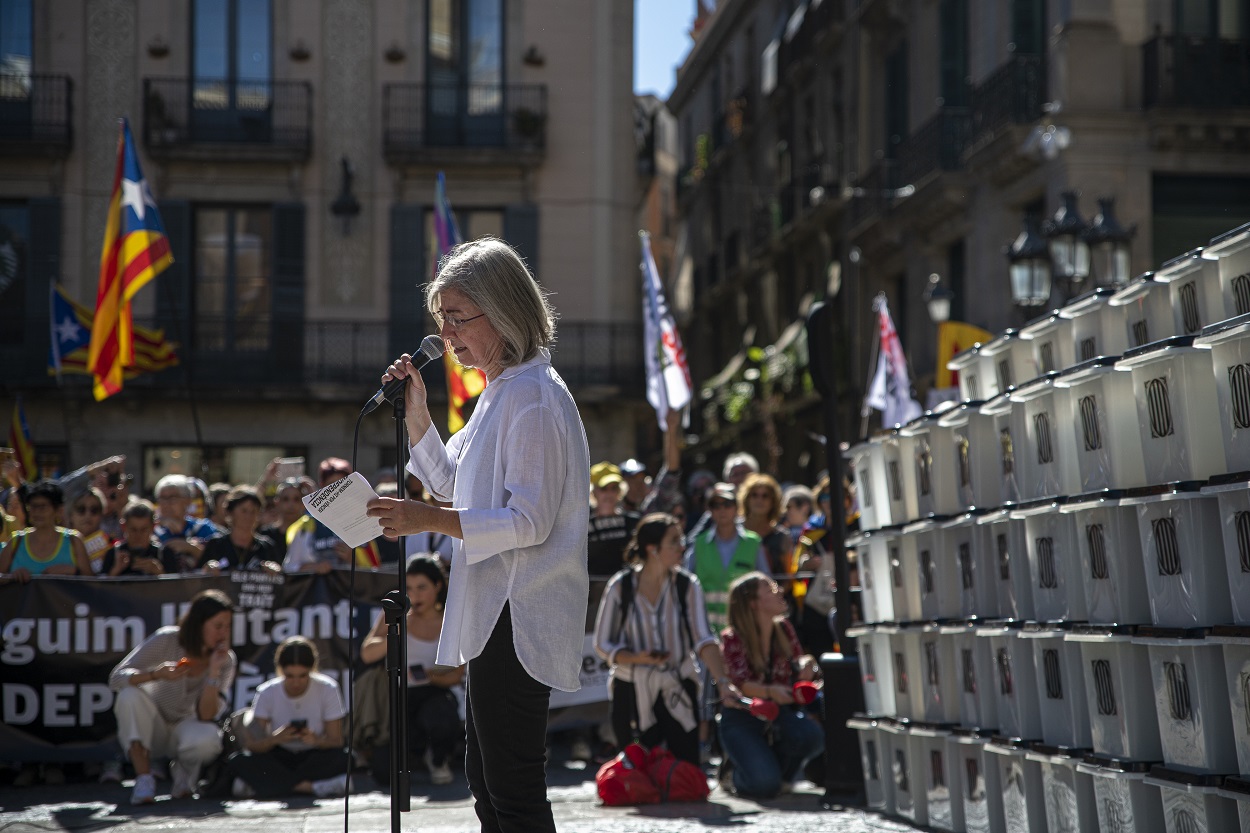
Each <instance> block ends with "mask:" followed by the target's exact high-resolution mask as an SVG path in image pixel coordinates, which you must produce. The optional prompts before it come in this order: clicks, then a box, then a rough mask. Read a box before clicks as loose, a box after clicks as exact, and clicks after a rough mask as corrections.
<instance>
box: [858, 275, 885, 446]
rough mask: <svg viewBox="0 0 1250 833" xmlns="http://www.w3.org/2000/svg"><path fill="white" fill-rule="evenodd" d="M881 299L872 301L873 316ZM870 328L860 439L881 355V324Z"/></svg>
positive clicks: (866, 428)
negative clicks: (870, 336)
mask: <svg viewBox="0 0 1250 833" xmlns="http://www.w3.org/2000/svg"><path fill="white" fill-rule="evenodd" d="M880 297H881V293H880V292H878V293H877V295H876V297H874V298H873V299H872V311H873V314H874V315H875V314H876V312H877V299H878V298H880ZM873 324H874V326H873V328H872V333H873V335H872V348H871V351H872V352H871V358H869V359H868V384H867V385H865V386H864V399H863V402H862V403H861V404H860V406H859V435H860V436H861V437H867V436H868V416H869V415H870V414H871V413H872V408H871V406H869V404H868V390H869V388H870V387H872V377H873V376H874V375H875V374H876V372H877V361H878V360H879V359H880V353H881V323H880V321H874V322H873Z"/></svg>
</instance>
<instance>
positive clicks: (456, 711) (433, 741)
mask: <svg viewBox="0 0 1250 833" xmlns="http://www.w3.org/2000/svg"><path fill="white" fill-rule="evenodd" d="M461 735H462V730H461V728H460V707H459V704H457V703H456V695H455V694H452V693H451V691H450V690H448V689H445V688H441V687H440V686H436V685H414V686H409V687H408V750H409V755H410V756H411V755H416V754H417V753H418V752H419V751H420V750H424V749H427V748H428V749H429V750H430V756H431V757H432V758H433V759H434V763H435V764H445V763H447V759H448V758H449V757H451V753H452V752H453V751H454V750H455V748H456V744H457V743H458V742H459V741H460V738H461ZM408 763H409V766H408V768H409V769H414V768H415V764H416V762H415V761H413V760H411V758H410V759H409V762H408Z"/></svg>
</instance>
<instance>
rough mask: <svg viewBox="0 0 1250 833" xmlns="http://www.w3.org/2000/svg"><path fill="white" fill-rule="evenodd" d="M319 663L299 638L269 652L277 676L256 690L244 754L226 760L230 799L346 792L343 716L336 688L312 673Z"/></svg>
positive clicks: (314, 652)
mask: <svg viewBox="0 0 1250 833" xmlns="http://www.w3.org/2000/svg"><path fill="white" fill-rule="evenodd" d="M318 659H319V657H318V654H317V646H315V645H313V643H312V642H310V641H308V640H307V639H305V638H304V637H302V636H292V637H290V638H288V639H286V640H284V641H283V642H282V644H280V645H279V646H278V648H277V650H276V651H274V655H273V664H274V668H275V669H276V670H277V672H278V676H277V677H275V678H273V679H272V680H269V681H267V682H265V683H262V684H261V685H260V687H259V688H257V689H256V698H255V699H254V700H253V701H252V723H251V730H250V732H248V733H247V738H246V740H245V741H244V747H245V751H243V752H236V753H235V754H233V755H231V756H230V760H229V766H230V769H231V771H232V772H233V773H234V775H235V780H234V784H233V794H234V796H235V798H251V797H253V796H256V797H258V798H278V797H281V796H284V795H290V794H291V793H302V794H305V795H315V796H317V797H318V798H332V797H335V796H341V795H343V794H344V793H345V792H346V791H347V789H348V780H347V773H346V772H344V768H345V765H346V763H347V757H346V753H345V752H344V750H343V718H344V717H345V716H346V715H347V711H346V709H344V708H343V696H342V694H341V693H340V691H339V684H338V683H337V682H335V681H334V680H333V679H332V678H330V677H327V676H326V675H325V674H322V673H320V672H318V671H317V664H318Z"/></svg>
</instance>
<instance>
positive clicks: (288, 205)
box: [0, 0, 642, 488]
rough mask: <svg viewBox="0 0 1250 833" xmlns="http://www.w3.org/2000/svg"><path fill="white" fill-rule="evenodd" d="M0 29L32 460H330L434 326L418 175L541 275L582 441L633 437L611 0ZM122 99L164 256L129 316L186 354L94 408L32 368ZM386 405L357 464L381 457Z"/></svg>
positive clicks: (105, 17)
mask: <svg viewBox="0 0 1250 833" xmlns="http://www.w3.org/2000/svg"><path fill="white" fill-rule="evenodd" d="M0 27H3V28H2V29H0V48H2V49H3V52H4V55H3V56H0V58H3V60H4V68H3V73H4V74H3V76H2V82H3V83H2V84H0V111H2V112H0V124H3V125H4V126H3V127H0V226H2V227H3V231H4V233H5V234H7V235H8V238H9V240H10V242H11V244H12V248H13V250H14V252H15V253H16V254H15V259H16V261H17V263H16V265H15V267H14V270H13V271H14V275H13V277H12V279H10V280H9V281H8V282H7V283H6V285H4V286H0V366H2V367H3V368H4V371H3V373H2V374H0V376H2V377H3V378H0V400H3V402H0V404H4V406H5V407H6V409H7V408H9V407H11V404H10V403H11V402H12V397H13V396H14V395H15V394H17V393H19V392H21V393H23V394H24V402H25V408H26V412H27V416H28V418H29V421H30V423H31V427H32V433H33V435H34V441H35V444H36V446H37V448H38V449H39V451H40V452H41V453H42V454H44V455H45V462H46V463H47V465H48V466H49V467H53V466H57V467H61V468H64V467H65V466H69V467H73V466H76V465H81V464H83V463H86V462H89V461H91V460H95V459H99V458H101V457H103V456H106V455H109V454H116V453H123V454H126V455H127V456H128V458H129V459H130V460H131V461H134V462H132V464H131V470H132V471H135V472H136V473H137V474H139V475H140V478H141V481H142V482H141V485H143V486H144V487H146V488H150V487H151V485H152V483H153V482H154V478H155V477H159V476H160V474H163V473H165V472H167V471H171V470H179V469H181V470H187V471H194V472H196V473H198V469H199V464H200V459H201V451H203V454H204V455H205V456H206V458H207V462H208V470H209V471H208V473H209V476H210V477H212V478H214V479H227V480H232V481H239V480H247V479H250V478H253V477H255V476H256V474H258V473H259V470H258V469H257V468H256V466H257V465H258V463H260V464H262V465H263V463H261V461H264V460H267V459H269V458H271V457H273V456H276V455H279V454H281V455H293V454H294V455H304V456H307V457H308V458H310V461H313V462H315V460H316V459H318V458H320V457H323V456H327V455H331V454H334V455H339V456H348V455H349V453H350V451H351V437H352V426H353V422H354V420H353V417H354V416H355V415H356V414H357V413H358V410H359V407H360V404H361V403H362V402H363V400H364V399H365V398H366V397H367V396H368V395H369V394H370V393H371V392H372V391H373V390H374V389H375V388H376V386H377V381H378V379H379V377H380V374H381V372H382V370H383V369H384V368H385V366H386V365H387V364H388V363H389V361H390V359H391V358H393V357H394V356H396V355H398V354H399V353H400V352H403V351H409V352H411V351H414V350H415V348H416V346H417V344H418V343H419V342H420V341H421V338H422V336H423V335H424V334H426V333H428V332H431V331H432V328H433V326H434V325H433V322H432V320H431V319H430V317H429V315H428V314H427V313H426V312H425V310H424V304H423V301H422V295H421V290H420V286H421V285H422V284H424V283H425V282H426V281H428V280H429V277H430V275H431V270H432V268H433V258H434V243H433V239H432V237H433V231H432V228H433V226H432V219H431V205H432V203H433V197H434V182H435V176H436V173H437V172H438V171H444V172H445V174H446V181H447V193H448V196H449V199H450V202H451V204H452V206H453V208H454V209H455V211H456V213H457V217H458V221H459V226H460V230H461V232H462V234H463V236H465V237H466V238H473V237H478V236H481V235H485V234H493V235H497V236H501V237H503V238H505V239H507V240H509V241H510V242H511V243H513V244H514V245H515V246H516V247H517V248H518V249H519V250H520V251H521V253H522V254H523V255H524V256H525V257H526V259H527V262H528V264H529V266H530V268H531V269H532V270H533V271H534V273H535V275H536V276H537V277H538V279H539V280H540V282H542V284H543V286H544V287H545V288H546V289H547V290H549V291H550V292H551V293H552V299H553V303H554V304H555V306H556V308H557V310H558V312H559V314H560V321H559V326H558V335H559V341H558V344H557V346H556V348H555V350H554V351H553V358H554V364H555V366H556V368H557V369H558V370H559V371H560V372H561V373H562V374H563V375H564V377H565V379H566V380H567V381H568V382H569V383H570V386H571V387H572V388H573V390H574V393H575V395H576V396H577V398H578V402H579V404H580V405H581V407H582V410H583V417H584V419H585V422H586V425H587V430H588V434H589V436H590V442H591V447H592V453H593V454H595V455H596V458H598V457H601V456H606V457H609V458H612V459H616V458H618V457H625V456H629V455H630V454H632V453H633V452H634V440H635V433H636V431H635V425H636V423H637V422H638V417H639V412H638V409H637V405H636V403H637V402H638V400H639V399H640V398H641V397H640V392H641V390H642V378H641V376H642V370H641V360H640V357H641V336H640V325H639V281H638V280H637V271H636V263H637V256H636V245H637V244H636V235H635V228H634V225H633V224H634V219H635V217H634V209H635V192H636V190H637V174H636V172H635V146H634V141H633V132H632V126H633V112H632V102H633V97H632V89H631V85H632V65H633V64H632V62H633V56H632V50H633V34H632V33H633V8H632V3H631V2H629V0H613V1H612V2H608V3H593V4H587V3H583V2H578V0H554V1H552V0H544V2H534V1H533V0H423V2H405V1H404V0H383V2H372V0H310V2H304V0H175V2H165V1H164V0H90V2H87V0H48V2H40V1H39V0H0ZM120 116H128V117H129V119H130V122H131V126H132V130H133V131H134V134H135V137H136V141H137V143H138V146H139V151H140V156H141V160H142V164H143V167H144V173H145V175H146V177H147V180H148V182H149V184H150V186H151V190H152V192H153V193H154V194H155V196H156V198H157V201H158V203H159V208H160V212H161V216H162V218H163V221H164V224H165V228H166V231H167V234H168V237H169V240H170V244H171V246H172V249H173V254H174V259H175V262H174V265H173V266H172V267H171V268H170V269H168V270H167V271H166V272H165V273H163V274H162V275H160V276H159V277H158V278H157V279H156V280H155V281H154V282H153V283H151V284H149V285H148V286H147V287H145V288H144V289H143V290H142V291H141V292H140V293H139V295H138V297H137V299H136V303H135V308H134V309H135V317H136V323H139V324H145V325H149V326H155V327H160V328H163V329H164V331H165V334H166V336H167V337H168V338H169V339H171V340H173V341H175V342H177V344H178V345H179V347H178V351H179V355H180V357H181V365H180V366H179V367H177V368H174V369H171V370H167V371H164V372H161V373H159V374H152V375H145V376H140V377H138V378H136V379H134V380H131V381H128V382H127V383H126V388H125V390H124V391H123V392H122V393H121V394H119V395H117V396H114V397H112V398H110V399H108V400H106V401H104V402H101V403H95V402H94V401H92V399H91V395H90V387H89V384H88V383H87V380H85V379H83V378H82V377H76V378H69V379H66V380H64V381H63V383H62V384H60V385H58V384H57V383H56V380H55V379H53V378H51V377H49V375H48V373H47V370H46V367H47V358H46V357H47V352H48V348H49V342H50V337H49V321H48V319H49V313H48V293H49V287H50V285H51V284H52V283H54V282H57V283H59V284H60V285H61V286H62V287H63V288H64V289H65V290H66V292H67V293H68V294H69V295H71V296H72V297H74V298H76V299H78V300H79V301H80V302H83V303H85V304H86V305H88V306H91V305H92V301H93V299H94V294H95V287H96V282H97V271H98V260H99V252H100V244H101V240H102V237H103V230H104V216H105V211H106V207H107V204H108V200H109V189H110V186H111V184H112V176H113V169H114V160H115V153H116V146H117V119H118V118H119V117H120ZM427 372H428V373H429V375H428V376H427V379H428V380H429V381H430V382H431V387H432V394H431V396H432V399H433V400H435V405H434V407H435V410H436V423H438V424H439V425H440V427H442V426H445V422H444V421H443V420H442V418H441V415H440V414H439V413H438V411H441V409H442V408H443V406H444V404H445V401H446V397H445V394H442V393H441V391H442V390H443V385H442V382H441V377H442V370H441V368H439V367H438V366H437V365H433V366H431V367H430V368H429V369H428V371H427ZM386 414H387V412H386V411H385V409H383V410H380V411H378V412H377V415H376V416H374V417H370V418H369V420H367V421H366V424H365V426H364V432H363V435H362V442H361V451H360V458H359V468H360V470H361V471H363V472H365V473H366V474H367V475H371V474H372V473H373V472H375V471H376V470H377V469H378V468H379V467H381V466H384V465H387V464H389V463H390V462H391V461H392V460H393V456H394V455H393V452H392V446H393V436H394V431H393V428H392V427H391V424H390V423H391V421H390V420H389V419H387V418H386ZM443 430H444V433H445V428H444V429H443ZM139 460H142V461H143V463H142V465H141V466H140V465H137V461H139Z"/></svg>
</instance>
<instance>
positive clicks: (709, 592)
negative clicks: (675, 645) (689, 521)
mask: <svg viewBox="0 0 1250 833" xmlns="http://www.w3.org/2000/svg"><path fill="white" fill-rule="evenodd" d="M759 555H760V536H758V535H756V534H755V533H754V532H750V531H748V530H745V529H742V528H741V527H739V528H738V546H736V547H735V548H734V554H733V557H732V558H730V559H729V566H728V567H726V566H725V565H724V564H723V563H722V562H721V559H720V548H719V547H717V546H716V529H715V527H713V528H712V529H709V530H708V531H707V532H704V533H703V534H702V535H700V536H699V537H698V538H696V539H695V542H694V570H695V574H696V575H698V577H699V584H701V585H703V600H704V602H705V603H706V605H707V620H708V624H709V625H711V626H712V633H715V634H719V633H720V632H721V630H722V629H723V628H724V627H725V626H726V625H728V624H729V585H731V584H733V582H734V580H735V579H736V578H738V576H741V575H745V574H746V573H749V572H751V571H752V570H754V569H755V567H756V564H757V563H758V562H759Z"/></svg>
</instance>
